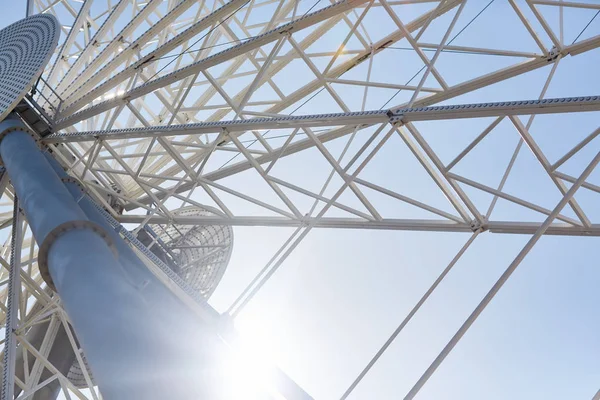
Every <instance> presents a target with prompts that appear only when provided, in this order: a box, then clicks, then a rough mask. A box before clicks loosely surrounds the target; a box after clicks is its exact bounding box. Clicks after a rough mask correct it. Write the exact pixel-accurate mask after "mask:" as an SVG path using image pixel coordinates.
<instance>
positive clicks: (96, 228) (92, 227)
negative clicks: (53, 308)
mask: <svg viewBox="0 0 600 400" xmlns="http://www.w3.org/2000/svg"><path fill="white" fill-rule="evenodd" d="M76 229H84V230H89V231H92V232H95V233H96V234H97V235H98V236H100V237H101V238H102V239H103V240H104V241H105V242H106V244H107V245H108V247H109V248H110V249H111V250H112V252H113V253H114V254H115V257H117V256H118V253H117V248H116V246H115V244H114V243H113V241H112V239H111V238H110V236H109V235H108V233H107V232H106V231H105V230H104V228H103V227H102V226H100V225H98V224H97V223H95V222H92V221H85V220H79V221H69V222H65V223H64V224H60V225H58V226H57V227H56V228H54V229H53V230H52V231H50V233H48V235H46V237H45V238H44V241H43V242H42V244H41V246H40V250H39V252H38V268H39V270H40V275H42V278H43V279H44V282H46V284H47V285H48V287H49V288H50V289H52V290H54V291H55V292H56V286H54V281H53V280H52V276H50V270H49V268H48V253H49V252H50V248H51V247H52V245H53V244H54V242H56V240H57V239H58V238H59V237H61V236H63V235H64V234H65V233H67V232H70V231H73V230H76Z"/></svg>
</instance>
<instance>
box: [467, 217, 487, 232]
mask: <svg viewBox="0 0 600 400" xmlns="http://www.w3.org/2000/svg"><path fill="white" fill-rule="evenodd" d="M470 227H471V231H473V233H481V232H484V231H486V230H487V227H486V226H485V225H484V224H482V223H481V221H479V220H476V219H474V220H472V221H471V224H470Z"/></svg>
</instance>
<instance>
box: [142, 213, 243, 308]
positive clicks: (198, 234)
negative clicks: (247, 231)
mask: <svg viewBox="0 0 600 400" xmlns="http://www.w3.org/2000/svg"><path fill="white" fill-rule="evenodd" d="M174 214H176V215H178V216H182V217H183V216H185V217H201V216H204V217H212V216H214V215H215V214H218V211H216V210H214V209H213V208H211V207H208V206H204V208H200V207H194V206H189V207H184V208H181V209H179V210H177V211H175V212H174ZM150 227H151V228H152V230H153V231H154V232H156V234H158V237H159V239H160V240H161V242H162V243H165V244H166V245H167V246H168V248H169V250H170V252H171V254H172V255H173V257H174V261H175V263H176V264H177V267H178V271H176V272H177V273H178V274H179V276H181V277H182V278H183V280H184V281H186V282H187V283H188V284H189V285H190V286H192V287H193V288H194V289H195V290H197V291H198V292H200V293H201V294H202V295H203V296H204V297H207V298H208V297H209V296H210V295H211V294H212V292H213V291H214V290H215V289H216V287H217V285H218V284H219V281H220V280H221V278H222V277H223V274H224V273H225V268H227V264H228V263H229V258H230V257H231V251H232V250H233V229H231V227H230V226H227V225H193V226H192V225H169V226H167V227H163V226H161V225H151V226H150Z"/></svg>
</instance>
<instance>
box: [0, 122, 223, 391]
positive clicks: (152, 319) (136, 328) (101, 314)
mask: <svg viewBox="0 0 600 400" xmlns="http://www.w3.org/2000/svg"><path fill="white" fill-rule="evenodd" d="M0 137H2V139H1V142H0V156H1V157H2V161H3V163H4V165H5V167H6V170H7V172H8V174H9V177H10V178H11V181H12V184H13V187H14V188H15V191H16V193H17V194H18V196H19V198H20V202H21V206H22V208H23V210H24V212H25V214H26V216H27V219H28V223H29V225H30V227H31V229H32V231H33V234H34V236H35V238H36V241H37V242H38V243H39V244H40V255H39V259H40V260H39V263H41V264H42V265H41V268H42V269H43V268H44V265H43V264H44V259H46V260H47V268H48V271H49V274H50V277H51V280H52V282H53V284H54V286H55V287H56V290H57V292H58V293H59V295H60V297H61V300H62V302H63V305H64V308H65V309H66V311H67V313H68V315H69V317H70V319H71V321H72V324H73V327H74V329H75V332H76V333H77V336H78V338H79V341H80V342H81V344H82V347H83V349H84V351H85V353H86V356H87V359H88V361H89V363H90V366H91V368H92V371H93V373H94V377H95V379H96V381H97V383H98V385H99V387H100V390H101V391H102V393H103V396H104V398H105V399H109V400H110V399H165V398H183V399H188V398H189V399H200V398H216V397H214V396H213V395H212V394H211V393H210V390H209V389H208V388H209V386H210V385H209V382H210V381H211V380H212V379H215V378H218V376H217V375H220V374H219V373H218V372H215V371H214V369H213V368H210V367H209V366H210V365H213V362H214V354H213V352H214V351H213V349H214V348H215V347H219V346H215V341H214V340H213V339H212V336H213V335H206V334H203V333H202V332H205V330H203V329H202V328H203V327H202V325H201V324H200V323H199V322H198V321H185V322H184V323H181V324H178V326H177V327H176V329H177V328H181V329H182V330H183V331H180V332H178V331H176V330H173V329H172V328H173V327H171V326H169V324H168V323H165V316H166V315H168V313H169V312H173V313H175V314H179V315H181V314H180V311H179V310H177V308H176V307H170V306H169V304H172V302H171V301H170V300H169V298H168V297H167V298H164V300H165V304H167V306H165V307H159V309H158V310H156V309H153V307H151V306H150V303H151V304H152V306H154V305H156V304H157V301H150V302H149V297H148V296H147V295H146V293H145V291H144V286H143V285H142V286H141V287H140V285H138V284H137V282H136V280H135V279H132V275H131V274H129V273H128V272H127V271H126V269H125V268H124V265H123V264H122V263H121V262H119V260H118V259H117V256H116V254H117V253H116V251H114V250H113V249H112V248H111V246H110V245H109V243H110V242H112V240H111V239H110V238H111V235H109V234H108V232H107V231H106V229H104V228H103V227H102V226H100V225H99V224H96V223H93V222H91V221H90V220H89V218H88V217H87V216H86V214H85V213H84V212H83V210H82V209H81V207H80V206H79V205H78V204H77V202H76V201H75V200H74V198H73V197H72V195H71V194H70V193H69V191H68V190H67V188H66V187H65V186H64V185H63V183H62V182H61V179H60V178H59V176H58V175H57V174H56V172H55V171H54V169H53V168H52V166H51V165H50V164H49V162H48V161H47V160H46V158H45V157H44V156H43V154H42V152H41V151H40V150H39V149H38V147H37V144H36V143H35V141H34V139H33V138H32V136H31V135H30V134H29V133H28V132H27V131H26V129H25V128H24V127H23V126H22V125H21V124H20V122H18V121H15V120H5V121H3V122H2V123H0ZM154 300H156V299H154ZM168 319H169V318H167V320H168ZM167 322H168V321H167ZM194 334H196V335H195V339H196V340H195V341H194V340H193V341H191V342H190V340H189V339H190V338H191V337H192V336H194Z"/></svg>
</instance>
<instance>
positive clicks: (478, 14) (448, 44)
mask: <svg viewBox="0 0 600 400" xmlns="http://www.w3.org/2000/svg"><path fill="white" fill-rule="evenodd" d="M494 1H496V0H490V2H489V3H487V4H486V6H485V7H483V8H482V9H481V11H479V12H478V13H477V14H476V15H475V16H474V17H473V18H472V19H471V20H470V21H469V22H467V24H466V25H465V26H463V28H462V29H461V30H460V31H458V32H457V33H456V35H454V36H453V37H452V39H450V40H449V41H448V43H447V44H446V46H450V45H451V44H452V42H454V41H455V40H456V39H457V38H458V37H459V36H460V35H461V34H462V33H463V32H464V31H465V30H466V29H467V28H468V27H469V26H470V25H471V24H472V23H473V22H475V20H476V19H477V18H479V16H480V15H481V14H483V12H484V11H485V10H487V9H488V7H489V6H491V5H492V3H493V2H494ZM442 51H443V50H442ZM425 68H426V66H425V65H424V66H423V67H422V68H421V69H420V70H419V71H417V73H416V74H414V75H413V76H412V77H411V78H410V79H409V80H408V81H407V82H406V83H405V84H404V85H405V86H406V85H410V83H411V82H412V81H413V79H415V78H416V77H417V76H418V75H419V74H420V73H421V72H423V70H424V69H425ZM400 92H402V89H398V91H397V92H396V93H394V95H393V96H392V97H390V98H389V100H388V101H386V102H385V104H384V105H382V106H381V107H380V108H379V109H380V110H382V109H383V108H384V107H385V106H387V105H388V104H389V103H390V102H391V101H392V100H393V99H394V98H395V97H396V96H398V95H399V94H400Z"/></svg>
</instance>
